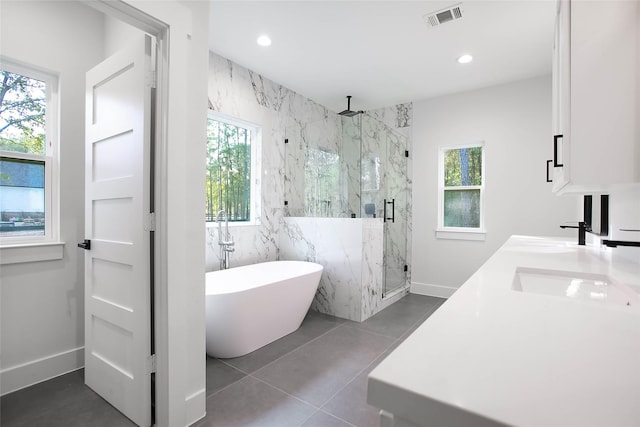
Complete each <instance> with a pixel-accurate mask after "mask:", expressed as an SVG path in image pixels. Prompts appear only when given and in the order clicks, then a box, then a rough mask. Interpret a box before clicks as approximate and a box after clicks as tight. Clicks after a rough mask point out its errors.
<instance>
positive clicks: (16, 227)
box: [0, 58, 57, 244]
mask: <svg viewBox="0 0 640 427" xmlns="http://www.w3.org/2000/svg"><path fill="white" fill-rule="evenodd" d="M56 94H57V81H56V78H55V77H54V76H52V75H49V74H47V73H42V72H40V71H38V70H35V69H31V68H29V67H26V66H23V65H19V64H15V63H13V62H11V61H9V60H7V59H5V58H2V60H1V61H0V241H1V243H2V244H16V243H36V242H38V241H51V240H54V239H55V238H56V237H57V229H56V228H55V227H56V225H55V224H54V217H55V215H54V206H55V203H54V193H53V192H54V189H55V188H56V187H57V181H56V180H57V176H56V175H55V174H54V173H53V172H54V169H55V164H54V159H55V149H56V146H55V143H54V140H55V135H56V126H55V124H56V118H57V111H56V109H57V105H56V104H57V103H56V101H55V99H56Z"/></svg>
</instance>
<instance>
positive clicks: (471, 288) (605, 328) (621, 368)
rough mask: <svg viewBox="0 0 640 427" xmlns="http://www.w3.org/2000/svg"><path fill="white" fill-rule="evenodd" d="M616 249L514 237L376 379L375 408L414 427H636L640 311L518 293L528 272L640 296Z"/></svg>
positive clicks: (639, 282)
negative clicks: (602, 278) (580, 277)
mask: <svg viewBox="0 0 640 427" xmlns="http://www.w3.org/2000/svg"><path fill="white" fill-rule="evenodd" d="M614 250H616V249H610V248H601V247H590V246H586V247H584V246H582V247H580V246H578V245H577V244H576V242H575V240H572V241H569V240H566V239H559V238H540V237H526V236H513V237H511V238H510V239H509V240H508V241H507V243H505V244H504V245H503V246H502V247H501V248H500V249H499V250H498V251H497V252H496V253H495V254H494V255H493V256H492V257H491V258H490V259H489V260H488V261H487V262H486V263H485V264H484V265H483V266H482V267H481V268H480V269H479V270H478V271H477V272H476V273H475V274H474V275H473V276H472V277H471V278H469V280H468V281H467V282H465V284H464V285H463V286H462V287H461V288H460V289H459V290H458V291H456V292H455V294H454V295H453V296H452V297H451V298H449V299H448V300H447V302H445V303H444V304H443V305H442V306H441V307H440V308H439V309H438V310H437V311H436V312H435V313H434V314H433V315H431V316H430V317H429V319H428V320H427V321H426V322H425V323H424V324H422V325H421V326H420V327H419V328H418V329H417V330H416V331H415V332H414V333H413V334H411V335H410V336H409V337H408V338H407V339H406V340H405V341H404V342H403V343H402V344H400V346H398V348H397V349H395V350H394V351H393V352H392V353H391V354H390V355H389V356H388V357H387V358H386V359H385V360H384V361H382V363H380V365H378V367H376V368H375V369H374V370H373V371H372V372H371V374H370V375H369V389H368V397H367V400H368V402H369V403H370V404H371V405H374V406H376V407H379V408H382V409H384V410H386V411H388V412H391V413H394V414H395V415H396V416H399V417H402V418H404V419H406V420H409V421H411V422H413V423H416V424H418V425H426V424H427V423H429V425H434V426H439V425H448V426H473V427H475V426H480V425H500V424H507V425H516V426H536V427H537V426H545V427H546V426H562V427H565V426H580V427H584V426H607V427H614V426H640V310H639V307H638V306H635V307H627V306H624V305H620V306H616V305H607V304H603V303H600V302H592V301H576V300H572V299H570V298H567V297H562V296H549V295H541V294H535V293H527V292H519V291H516V290H514V289H512V283H513V278H514V274H515V272H516V268H518V267H520V268H522V267H526V268H536V269H549V270H564V271H574V272H583V273H594V274H604V275H608V276H609V277H611V278H613V279H615V280H617V281H619V282H622V283H625V284H628V285H631V286H632V288H633V289H634V290H635V291H637V292H640V265H638V264H634V263H628V264H626V263H624V262H618V263H615V264H614V263H613V262H611V251H614ZM639 250H640V249H639ZM455 262H456V261H455V260H452V263H455Z"/></svg>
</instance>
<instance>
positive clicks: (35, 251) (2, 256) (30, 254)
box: [0, 242, 65, 265]
mask: <svg viewBox="0 0 640 427" xmlns="http://www.w3.org/2000/svg"><path fill="white" fill-rule="evenodd" d="M64 244H65V243H64V242H49V243H25V244H14V245H4V246H0V265H7V264H20V263H24V262H38V261H52V260H57V259H62V255H63V252H64Z"/></svg>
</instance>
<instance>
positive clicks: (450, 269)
mask: <svg viewBox="0 0 640 427" xmlns="http://www.w3.org/2000/svg"><path fill="white" fill-rule="evenodd" d="M413 118H414V127H413V129H414V134H413V146H414V149H413V171H414V180H413V185H414V187H413V188H414V190H413V245H412V249H413V259H412V262H411V265H412V284H413V285H414V289H416V290H419V289H422V290H426V291H427V292H434V293H435V292H437V291H438V290H441V291H443V292H444V294H443V295H446V293H447V292H451V291H452V289H447V288H445V289H439V288H437V286H444V287H448V288H454V289H455V288H458V287H459V286H460V285H462V284H463V283H464V282H465V281H466V279H467V278H468V277H469V276H471V274H472V273H473V272H474V271H475V270H477V269H478V267H480V265H481V264H482V263H483V262H484V261H485V260H487V259H488V258H489V256H490V255H491V254H492V253H493V252H495V251H496V250H497V249H498V248H499V247H500V246H501V245H502V244H503V243H504V242H505V241H506V239H507V238H508V237H509V236H510V235H513V234H525V235H553V236H556V235H557V236H562V235H566V236H573V235H574V234H575V233H574V232H573V231H571V230H568V231H563V230H561V229H560V228H559V227H558V226H559V224H562V223H565V222H567V221H575V222H577V221H578V220H579V219H581V218H582V214H581V213H580V212H579V209H578V208H577V206H578V201H577V199H576V196H562V197H558V196H555V195H552V193H551V184H548V183H546V182H545V178H546V177H545V166H546V160H547V159H550V158H551V155H552V142H551V141H552V140H551V135H552V133H551V77H550V76H549V77H538V78H534V79H528V80H524V81H519V82H515V83H509V84H504V85H500V86H494V87H490V88H486V89H481V90H476V91H470V92H464V93H460V94H455V95H450V96H445V97H440V98H434V99H430V100H425V101H421V102H415V103H414V110H413ZM478 141H485V163H486V165H485V188H486V190H485V191H486V192H485V226H486V231H487V234H486V240H485V241H463V240H444V239H436V237H435V229H436V227H437V217H438V216H437V203H438V147H439V146H446V145H452V144H464V143H473V142H478ZM576 240H577V236H576ZM430 285H436V287H431V286H430Z"/></svg>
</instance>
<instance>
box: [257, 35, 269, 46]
mask: <svg viewBox="0 0 640 427" xmlns="http://www.w3.org/2000/svg"><path fill="white" fill-rule="evenodd" d="M256 41H257V42H258V44H259V45H260V46H270V45H271V39H270V38H269V36H267V35H265V34H263V35H261V36H260V37H258V40H256Z"/></svg>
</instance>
